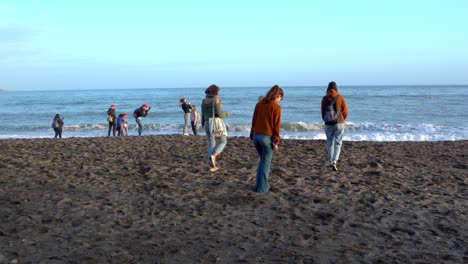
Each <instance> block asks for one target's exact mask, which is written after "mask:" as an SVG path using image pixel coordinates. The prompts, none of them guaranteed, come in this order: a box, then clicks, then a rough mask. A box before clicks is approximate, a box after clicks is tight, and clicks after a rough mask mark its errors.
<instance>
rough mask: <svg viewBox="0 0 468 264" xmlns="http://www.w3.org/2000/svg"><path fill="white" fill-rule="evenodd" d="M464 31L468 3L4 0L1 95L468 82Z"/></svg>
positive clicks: (467, 46) (400, 0) (0, 15)
mask: <svg viewBox="0 0 468 264" xmlns="http://www.w3.org/2000/svg"><path fill="white" fill-rule="evenodd" d="M467 25H468V1H466V0H444V1H442V0H437V1H432V0H424V1H423V0H404V1H403V0H392V1H390V0H389V1H376V0H372V1H360V0H353V1H347V0H346V1H313V0H309V1H294V0H290V1H275V0H265V1H263V0H258V1H256V0H246V1H244V0H236V1H219V0H216V1H205V0H198V1H180V0H171V1H154V0H147V1H146V0H144V1H140V0H134V1H118V0H113V1H108V0H77V1H75V0H67V1H62V0H56V1H54V0H43V1H33V0H6V1H5V0H0V88H4V89H8V90H50V89H94V88H106V89H112V88H153V87H206V86H208V85H209V84H211V83H216V84H218V85H219V86H221V87H228V86H270V85H273V84H279V85H283V86H293V85H326V84H327V83H328V81H330V80H335V81H337V82H338V83H339V84H341V85H374V84H378V85H392V84H468V29H467Z"/></svg>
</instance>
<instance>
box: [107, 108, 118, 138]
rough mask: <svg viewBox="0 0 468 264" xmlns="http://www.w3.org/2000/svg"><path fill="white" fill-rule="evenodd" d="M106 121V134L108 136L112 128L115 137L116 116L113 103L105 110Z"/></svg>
mask: <svg viewBox="0 0 468 264" xmlns="http://www.w3.org/2000/svg"><path fill="white" fill-rule="evenodd" d="M107 122H109V131H107V136H108V137H110V133H111V130H112V135H113V136H114V137H115V130H116V126H115V124H116V116H115V105H111V106H110V107H109V109H108V110H107Z"/></svg>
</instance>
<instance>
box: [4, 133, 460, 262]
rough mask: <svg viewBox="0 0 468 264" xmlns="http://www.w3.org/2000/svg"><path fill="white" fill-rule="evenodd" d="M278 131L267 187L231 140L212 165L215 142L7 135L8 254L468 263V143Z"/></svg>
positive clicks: (249, 151) (254, 161) (68, 258)
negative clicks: (335, 139) (331, 163)
mask: <svg viewBox="0 0 468 264" xmlns="http://www.w3.org/2000/svg"><path fill="white" fill-rule="evenodd" d="M325 145H326V142H325V141H324V140H300V139H282V140H281V142H280V149H279V152H278V153H275V154H274V156H273V162H272V167H271V173H270V180H269V182H270V186H271V192H269V193H267V194H257V193H254V192H252V191H250V187H251V186H252V185H253V184H254V181H255V172H256V167H257V165H258V156H257V154H256V152H255V150H254V147H253V146H252V145H251V142H250V139H248V138H246V137H229V138H228V143H227V146H226V149H225V150H224V152H223V153H222V154H221V156H220V159H219V162H218V163H219V165H220V167H221V170H219V171H217V172H214V173H210V172H209V171H208V165H207V157H206V137H205V136H198V137H193V136H189V137H184V136H182V135H155V136H151V135H147V136H142V137H138V136H130V137H115V138H108V137H90V138H63V139H51V138H40V139H38V138H33V139H5V140H0V149H2V153H0V172H1V173H0V183H1V185H0V202H1V204H2V207H1V208H0V220H1V221H0V222H1V223H2V224H1V226H0V239H1V240H2V241H8V243H0V259H2V256H3V258H4V259H6V261H7V263H9V262H11V261H13V260H15V259H16V260H17V261H18V262H19V263H23V262H36V263H37V262H40V261H46V262H74V261H76V262H95V263H109V262H127V263H130V262H146V263H148V262H169V263H182V262H186V263H187V262H194V261H195V262H217V261H220V262H224V263H227V262H247V263H251V262H282V261H283V262H289V263H291V262H295V263H300V262H304V263H311V262H314V263H315V262H317V263H323V262H325V263H328V262H334V263H336V262H360V261H362V262H366V263H369V262H379V261H380V262H384V263H387V262H396V263H408V262H424V263H442V262H444V263H447V262H449V263H450V262H453V263H463V262H466V261H467V260H468V257H467V256H466V252H465V248H464V246H463V245H464V244H465V243H466V242H464V241H468V226H467V224H466V223H468V216H467V213H466V205H467V200H466V199H467V197H466V195H467V193H466V190H467V183H468V176H467V175H468V173H467V172H468V167H467V164H466V160H467V156H468V141H466V140H465V141H431V142H413V141H410V142H407V141H405V142H403V141H399V142H373V141H362V142H357V141H344V143H343V149H342V154H341V157H340V162H339V164H338V168H339V171H338V172H332V171H330V170H329V168H328V167H327V166H326V159H325V156H326V153H325V151H326V148H325Z"/></svg>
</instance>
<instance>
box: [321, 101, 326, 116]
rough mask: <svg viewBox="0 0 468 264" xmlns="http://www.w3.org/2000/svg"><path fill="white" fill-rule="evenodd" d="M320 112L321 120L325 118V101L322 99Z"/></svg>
mask: <svg viewBox="0 0 468 264" xmlns="http://www.w3.org/2000/svg"><path fill="white" fill-rule="evenodd" d="M320 111H321V112H322V120H323V118H325V99H322V103H321V104H320Z"/></svg>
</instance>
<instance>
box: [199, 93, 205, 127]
mask: <svg viewBox="0 0 468 264" xmlns="http://www.w3.org/2000/svg"><path fill="white" fill-rule="evenodd" d="M203 102H205V99H203V100H202V103H201V104H200V108H201V111H202V114H201V119H200V121H201V125H202V128H205V111H203Z"/></svg>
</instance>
